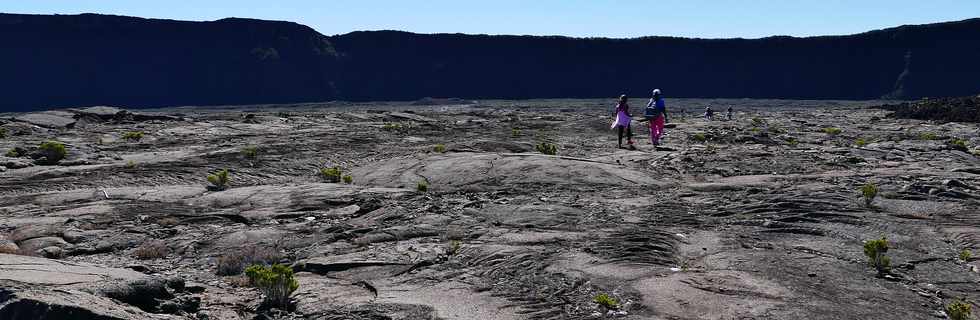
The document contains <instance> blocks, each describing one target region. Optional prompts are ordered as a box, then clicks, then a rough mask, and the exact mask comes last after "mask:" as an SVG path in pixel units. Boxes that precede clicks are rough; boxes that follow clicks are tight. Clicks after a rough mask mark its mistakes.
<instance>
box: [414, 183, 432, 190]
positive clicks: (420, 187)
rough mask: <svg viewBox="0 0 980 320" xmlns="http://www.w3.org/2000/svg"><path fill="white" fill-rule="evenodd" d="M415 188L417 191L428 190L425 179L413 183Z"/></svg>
mask: <svg viewBox="0 0 980 320" xmlns="http://www.w3.org/2000/svg"><path fill="white" fill-rule="evenodd" d="M415 190H418V191H419V192H429V184H428V183H426V182H425V181H419V183H418V184H417V185H415Z"/></svg>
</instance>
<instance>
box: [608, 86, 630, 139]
mask: <svg viewBox="0 0 980 320" xmlns="http://www.w3.org/2000/svg"><path fill="white" fill-rule="evenodd" d="M626 100H627V98H626V95H625V94H624V95H621V96H619V103H617V104H616V112H615V114H614V115H613V116H614V117H616V120H615V121H613V124H612V127H611V128H615V129H618V131H619V148H620V149H622V148H623V130H625V131H626V143H627V144H629V145H630V146H632V145H633V128H631V127H630V122H631V121H632V120H633V114H631V113H630V105H629V104H628V103H626Z"/></svg>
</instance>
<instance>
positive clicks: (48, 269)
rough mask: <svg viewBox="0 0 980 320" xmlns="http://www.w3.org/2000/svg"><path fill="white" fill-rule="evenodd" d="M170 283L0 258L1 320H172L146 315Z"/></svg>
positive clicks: (58, 263) (133, 274)
mask: <svg viewBox="0 0 980 320" xmlns="http://www.w3.org/2000/svg"><path fill="white" fill-rule="evenodd" d="M169 282H171V281H170V280H164V279H162V278H158V277H152V276H147V275H144V274H141V273H139V272H136V271H133V270H128V269H118V268H107V267H100V266H96V265H91V264H83V263H73V262H67V261H61V260H51V259H45V258H40V257H29V256H20V255H10V254H0V319H175V318H172V317H169V316H163V315H157V314H152V313H148V312H147V310H156V307H157V306H158V304H159V303H161V302H163V301H166V300H168V299H171V298H173V295H172V294H171V293H170V292H169V291H168V288H167V284H168V283H169Z"/></svg>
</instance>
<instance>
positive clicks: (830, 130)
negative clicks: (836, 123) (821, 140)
mask: <svg viewBox="0 0 980 320" xmlns="http://www.w3.org/2000/svg"><path fill="white" fill-rule="evenodd" d="M822 131H823V133H826V134H829V135H832V136H836V135H838V134H841V132H844V131H843V130H841V129H840V128H833V127H827V128H823V129H822Z"/></svg>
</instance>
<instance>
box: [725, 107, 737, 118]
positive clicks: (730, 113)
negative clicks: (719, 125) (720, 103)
mask: <svg viewBox="0 0 980 320" xmlns="http://www.w3.org/2000/svg"><path fill="white" fill-rule="evenodd" d="M726 116H727V117H728V121H732V118H734V117H735V109H732V106H728V114H727V115H726Z"/></svg>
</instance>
